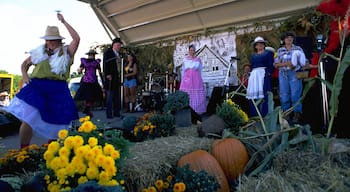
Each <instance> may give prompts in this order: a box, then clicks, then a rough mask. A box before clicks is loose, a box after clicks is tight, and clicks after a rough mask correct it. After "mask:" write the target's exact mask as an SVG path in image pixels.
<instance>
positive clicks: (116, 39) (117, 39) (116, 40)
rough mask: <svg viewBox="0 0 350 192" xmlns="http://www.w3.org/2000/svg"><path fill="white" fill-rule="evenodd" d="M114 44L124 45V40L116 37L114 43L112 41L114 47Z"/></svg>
mask: <svg viewBox="0 0 350 192" xmlns="http://www.w3.org/2000/svg"><path fill="white" fill-rule="evenodd" d="M114 43H120V44H123V42H122V40H121V39H120V38H119V37H116V38H114V39H113V41H112V45H113V44H114Z"/></svg>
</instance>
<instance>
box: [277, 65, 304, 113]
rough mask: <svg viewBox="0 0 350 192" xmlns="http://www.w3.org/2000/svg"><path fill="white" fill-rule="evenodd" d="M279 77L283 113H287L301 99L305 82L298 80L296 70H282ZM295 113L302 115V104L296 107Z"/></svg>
mask: <svg viewBox="0 0 350 192" xmlns="http://www.w3.org/2000/svg"><path fill="white" fill-rule="evenodd" d="M278 75H279V76H278V79H279V91H280V100H281V107H282V110H283V111H286V110H288V109H289V108H291V107H292V106H294V105H295V104H296V103H297V102H298V100H299V99H300V98H301V95H302V92H303V82H302V80H301V79H297V77H296V72H295V71H294V70H280V71H279V74H278ZM293 111H294V112H299V113H301V112H302V105H301V103H300V104H298V105H297V106H295V108H294V110H293Z"/></svg>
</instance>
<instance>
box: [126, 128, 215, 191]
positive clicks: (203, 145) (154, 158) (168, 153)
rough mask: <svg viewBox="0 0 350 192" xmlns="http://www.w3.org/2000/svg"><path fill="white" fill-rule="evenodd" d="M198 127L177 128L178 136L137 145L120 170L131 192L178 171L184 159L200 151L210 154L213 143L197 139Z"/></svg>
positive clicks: (208, 140)
mask: <svg viewBox="0 0 350 192" xmlns="http://www.w3.org/2000/svg"><path fill="white" fill-rule="evenodd" d="M193 134H196V127H194V126H192V127H187V128H181V129H178V128H176V135H174V136H170V137H163V138H157V139H154V140H148V141H144V142H139V143H135V144H134V145H133V146H131V147H130V149H129V151H130V156H129V157H127V158H126V159H125V163H124V164H123V166H122V167H121V168H120V172H121V173H122V174H123V176H124V179H125V181H126V188H127V189H128V191H137V192H139V191H141V190H142V189H143V188H146V187H148V186H150V185H152V184H154V182H155V181H156V180H157V179H163V178H165V177H166V176H168V175H169V174H170V173H171V171H172V170H173V169H174V168H176V164H177V161H178V160H179V159H180V157H181V156H183V155H185V154H187V153H190V152H192V151H194V150H197V149H203V150H207V151H208V150H209V148H210V146H211V144H212V141H213V140H212V139H209V138H199V137H197V136H194V135H193Z"/></svg>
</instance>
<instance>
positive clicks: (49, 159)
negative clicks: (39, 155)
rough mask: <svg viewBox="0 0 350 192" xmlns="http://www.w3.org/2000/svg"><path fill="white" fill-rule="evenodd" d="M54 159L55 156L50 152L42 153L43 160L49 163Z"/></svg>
mask: <svg viewBox="0 0 350 192" xmlns="http://www.w3.org/2000/svg"><path fill="white" fill-rule="evenodd" d="M54 157H55V154H54V153H53V152H52V151H49V150H47V151H45V153H44V160H46V161H51V160H52V159H53V158H54Z"/></svg>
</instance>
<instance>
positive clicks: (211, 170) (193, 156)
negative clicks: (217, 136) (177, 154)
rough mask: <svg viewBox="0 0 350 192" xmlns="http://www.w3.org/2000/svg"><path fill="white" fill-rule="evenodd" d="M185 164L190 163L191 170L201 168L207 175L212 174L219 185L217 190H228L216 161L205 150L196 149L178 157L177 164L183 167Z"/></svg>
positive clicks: (227, 191) (222, 191)
mask: <svg viewBox="0 0 350 192" xmlns="http://www.w3.org/2000/svg"><path fill="white" fill-rule="evenodd" d="M186 164H189V165H190V170H192V171H195V172H199V171H201V170H204V171H206V172H207V173H208V174H209V175H212V176H214V177H215V178H216V179H217V181H218V183H219V184H220V187H221V188H220V189H219V190H218V192H229V191H230V187H229V185H228V182H227V179H226V176H225V174H224V172H223V170H222V168H221V167H220V165H219V163H218V161H217V160H216V159H215V158H214V157H213V156H212V155H211V154H210V153H208V152H207V151H205V150H196V151H193V152H191V153H189V154H186V155H184V156H182V157H181V158H180V159H179V161H178V163H177V166H179V167H183V166H185V165H186Z"/></svg>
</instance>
